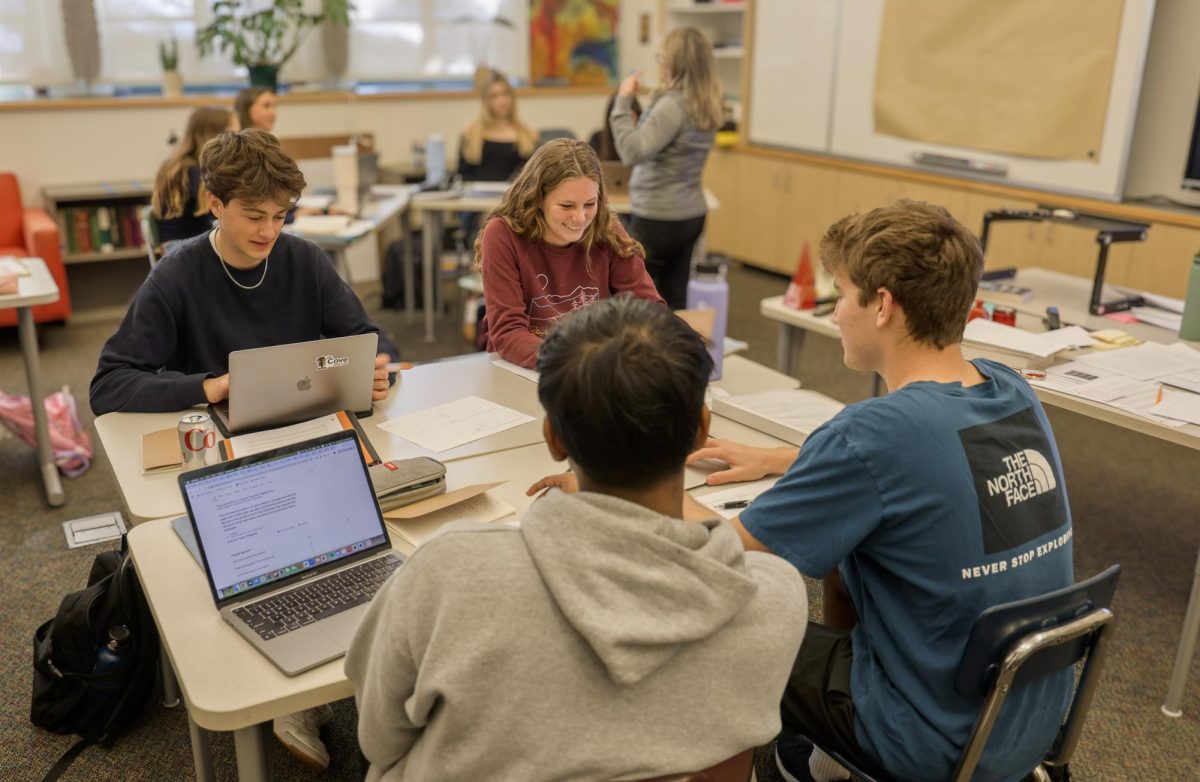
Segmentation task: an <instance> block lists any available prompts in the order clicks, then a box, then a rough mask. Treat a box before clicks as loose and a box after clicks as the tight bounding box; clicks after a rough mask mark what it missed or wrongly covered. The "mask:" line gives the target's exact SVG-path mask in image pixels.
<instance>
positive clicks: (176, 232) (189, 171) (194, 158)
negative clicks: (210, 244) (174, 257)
mask: <svg viewBox="0 0 1200 782" xmlns="http://www.w3.org/2000/svg"><path fill="white" fill-rule="evenodd" d="M235 127H236V119H235V118H234V116H233V112H231V111H230V110H229V109H226V108H224V107H222V106H201V107H200V108H198V109H196V110H195V111H193V112H192V115H191V116H190V117H188V121H187V128H186V129H185V130H184V133H183V137H182V138H181V139H179V141H178V142H177V143H176V144H175V148H174V149H173V150H171V155H170V156H169V157H168V158H167V159H166V161H164V162H163V164H162V166H160V167H159V169H158V175H157V176H156V177H155V178H154V195H153V196H152V197H151V201H150V204H151V208H152V210H153V212H154V218H155V220H157V221H158V241H159V242H174V241H178V240H180V239H190V238H191V237H193V236H196V235H198V234H202V233H204V232H205V231H207V230H208V229H210V228H212V224H213V217H212V213H211V212H210V211H209V209H208V192H207V191H206V190H205V189H204V183H203V182H201V181H200V163H199V160H198V158H199V157H200V149H201V148H202V147H203V146H204V144H205V142H207V141H208V140H209V139H211V138H213V137H214V136H216V135H217V134H218V133H220V132H221V131H223V130H231V129H233V128H235Z"/></svg>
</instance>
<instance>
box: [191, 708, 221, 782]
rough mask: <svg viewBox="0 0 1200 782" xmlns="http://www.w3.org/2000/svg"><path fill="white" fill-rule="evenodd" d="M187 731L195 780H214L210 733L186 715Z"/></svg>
mask: <svg viewBox="0 0 1200 782" xmlns="http://www.w3.org/2000/svg"><path fill="white" fill-rule="evenodd" d="M188 732H189V733H191V734H192V763H193V765H195V766H196V782H216V779H217V775H216V773H215V772H214V771H213V762H212V734H211V733H210V732H208V731H207V730H205V729H204V728H202V727H200V726H199V725H197V724H196V723H195V722H194V721H193V720H192V715H190V714H189V715H188Z"/></svg>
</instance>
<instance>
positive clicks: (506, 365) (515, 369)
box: [492, 358, 538, 383]
mask: <svg viewBox="0 0 1200 782" xmlns="http://www.w3.org/2000/svg"><path fill="white" fill-rule="evenodd" d="M492 366H494V367H500V368H501V369H503V370H505V371H506V372H512V373H513V374H514V375H520V376H521V377H523V378H525V379H526V380H532V381H533V382H534V383H536V382H538V371H537V370H536V369H526V368H525V367H519V366H517V365H516V364H514V363H513V362H511V361H508V360H507V359H503V358H498V359H495V360H494V361H492Z"/></svg>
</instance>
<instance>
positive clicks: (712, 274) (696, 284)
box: [687, 256, 729, 380]
mask: <svg viewBox="0 0 1200 782" xmlns="http://www.w3.org/2000/svg"><path fill="white" fill-rule="evenodd" d="M687 308H688V309H689V310H704V309H710V310H713V311H715V313H716V316H715V317H714V318H713V329H712V338H711V339H710V340H709V342H708V352H709V354H710V355H712V359H713V372H712V379H713V380H720V379H721V369H722V367H723V365H724V361H725V326H726V324H727V323H728V319H729V283H727V282H725V263H724V259H722V258H721V257H720V256H709V257H708V258H705V259H704V260H702V261H698V262H697V263H696V268H695V270H694V271H693V272H692V279H690V280H688V286H687Z"/></svg>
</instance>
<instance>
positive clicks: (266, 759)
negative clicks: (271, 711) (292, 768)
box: [233, 722, 271, 782]
mask: <svg viewBox="0 0 1200 782" xmlns="http://www.w3.org/2000/svg"><path fill="white" fill-rule="evenodd" d="M270 736H271V723H270V722H260V723H259V724H257V725H251V726H250V727H248V728H242V729H240V730H235V731H234V732H233V748H234V752H235V754H236V755H237V770H238V782H268V780H270V779H271V752H270V750H269V749H268V747H269V745H268V744H267V739H268V738H269V737H270Z"/></svg>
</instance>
